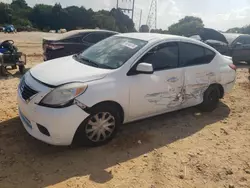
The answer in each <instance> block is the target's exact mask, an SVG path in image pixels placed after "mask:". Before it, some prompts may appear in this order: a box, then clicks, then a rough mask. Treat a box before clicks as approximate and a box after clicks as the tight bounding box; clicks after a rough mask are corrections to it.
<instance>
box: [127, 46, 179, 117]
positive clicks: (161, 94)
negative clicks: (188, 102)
mask: <svg viewBox="0 0 250 188" xmlns="http://www.w3.org/2000/svg"><path fill="white" fill-rule="evenodd" d="M178 51H179V49H178V45H177V43H174V42H169V43H163V44H160V45H158V46H156V47H154V48H153V49H152V50H150V51H149V52H148V53H147V54H146V55H144V56H143V57H142V58H141V60H139V62H138V63H137V64H139V63H141V62H145V63H150V64H152V65H153V68H154V73H153V74H136V75H132V76H128V79H129V83H130V110H129V113H130V114H129V115H130V120H135V119H140V118H143V117H147V116H151V115H154V114H158V113H163V112H168V111H173V110H176V109H178V108H179V105H180V104H181V102H182V98H181V97H180V95H179V94H180V92H181V88H182V87H183V82H184V73H183V69H182V68H178V60H179V55H178V54H179V52H178ZM137 64H136V65H137ZM136 65H135V66H134V67H136ZM134 67H133V68H134Z"/></svg>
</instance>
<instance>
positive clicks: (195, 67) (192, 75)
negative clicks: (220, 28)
mask: <svg viewBox="0 0 250 188" xmlns="http://www.w3.org/2000/svg"><path fill="white" fill-rule="evenodd" d="M179 49H180V62H179V67H180V68H183V69H184V74H185V81H184V87H183V88H182V97H183V103H182V106H183V107H189V106H194V105H197V104H199V103H201V102H202V100H203V93H204V91H205V90H206V89H207V88H208V86H209V85H210V84H212V83H214V82H216V75H217V74H216V71H217V70H216V69H215V67H214V65H213V64H212V63H211V62H212V60H213V59H214V57H215V52H213V51H212V50H210V49H208V48H205V47H203V46H200V45H196V44H192V43H187V42H180V43H179Z"/></svg>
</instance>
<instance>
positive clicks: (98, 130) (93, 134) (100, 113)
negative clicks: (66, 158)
mask: <svg viewBox="0 0 250 188" xmlns="http://www.w3.org/2000/svg"><path fill="white" fill-rule="evenodd" d="M120 122H121V120H120V115H119V113H118V110H117V109H116V108H115V107H114V106H113V105H110V106H106V105H105V106H104V105H99V106H97V107H94V109H92V110H91V114H90V115H89V117H88V118H87V119H86V120H84V121H83V123H82V124H81V125H80V127H79V128H78V130H77V131H76V135H75V138H74V142H75V143H77V144H80V145H84V146H100V145H103V144H106V143H107V142H109V141H111V140H112V139H113V138H114V137H115V135H116V133H117V130H118V127H119V126H120Z"/></svg>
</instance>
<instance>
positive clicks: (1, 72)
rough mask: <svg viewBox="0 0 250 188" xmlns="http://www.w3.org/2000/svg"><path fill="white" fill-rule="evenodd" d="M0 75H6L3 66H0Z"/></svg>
mask: <svg viewBox="0 0 250 188" xmlns="http://www.w3.org/2000/svg"><path fill="white" fill-rule="evenodd" d="M0 75H2V76H6V75H7V72H6V68H5V67H4V66H1V65H0Z"/></svg>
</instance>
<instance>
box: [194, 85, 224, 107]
mask: <svg viewBox="0 0 250 188" xmlns="http://www.w3.org/2000/svg"><path fill="white" fill-rule="evenodd" d="M219 100H220V90H219V88H218V87H217V86H216V85H212V86H209V87H208V89H207V90H206V91H205V93H204V96H203V102H202V103H201V104H200V105H199V106H198V108H199V109H200V110H201V111H204V112H212V111H214V110H215V109H216V108H217V106H218V103H219Z"/></svg>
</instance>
